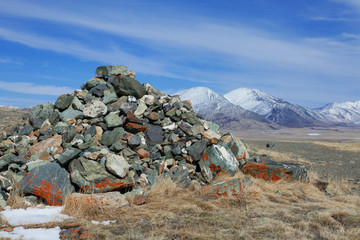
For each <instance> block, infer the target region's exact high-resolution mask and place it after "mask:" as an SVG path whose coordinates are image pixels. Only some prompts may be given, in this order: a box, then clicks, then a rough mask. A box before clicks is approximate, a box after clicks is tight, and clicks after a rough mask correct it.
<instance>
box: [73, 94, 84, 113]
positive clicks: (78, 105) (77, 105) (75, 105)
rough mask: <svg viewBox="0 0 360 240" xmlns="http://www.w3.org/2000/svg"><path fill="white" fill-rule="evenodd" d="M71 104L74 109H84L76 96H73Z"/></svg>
mask: <svg viewBox="0 0 360 240" xmlns="http://www.w3.org/2000/svg"><path fill="white" fill-rule="evenodd" d="M71 106H72V108H73V109H74V110H80V111H82V110H83V109H84V104H82V103H81V102H80V100H79V99H78V98H77V97H76V96H74V98H73V100H72V103H71Z"/></svg>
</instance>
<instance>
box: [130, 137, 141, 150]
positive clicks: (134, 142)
mask: <svg viewBox="0 0 360 240" xmlns="http://www.w3.org/2000/svg"><path fill="white" fill-rule="evenodd" d="M127 142H128V145H129V146H130V147H132V148H133V147H138V146H140V144H141V139H140V137H139V136H138V135H132V136H130V137H129V138H128V140H127Z"/></svg>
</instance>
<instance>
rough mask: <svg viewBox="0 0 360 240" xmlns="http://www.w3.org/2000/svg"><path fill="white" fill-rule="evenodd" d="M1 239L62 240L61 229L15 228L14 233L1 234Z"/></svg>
mask: <svg viewBox="0 0 360 240" xmlns="http://www.w3.org/2000/svg"><path fill="white" fill-rule="evenodd" d="M0 238H10V239H24V240H30V239H31V240H34V239H35V240H50V239H51V240H58V239H59V240H60V227H55V228H29V229H25V228H23V227H15V228H14V229H13V231H12V232H0Z"/></svg>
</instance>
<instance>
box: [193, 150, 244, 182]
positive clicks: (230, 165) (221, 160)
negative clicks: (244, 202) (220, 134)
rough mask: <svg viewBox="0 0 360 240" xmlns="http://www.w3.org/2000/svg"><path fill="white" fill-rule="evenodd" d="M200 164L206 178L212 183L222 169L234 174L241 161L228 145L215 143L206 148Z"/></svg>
mask: <svg viewBox="0 0 360 240" xmlns="http://www.w3.org/2000/svg"><path fill="white" fill-rule="evenodd" d="M199 166H200V168H201V173H202V175H203V177H204V178H205V180H206V181H207V182H209V183H211V182H212V181H213V178H214V176H216V174H218V173H220V172H221V171H225V172H226V173H228V174H230V175H234V174H235V173H236V172H237V171H238V168H239V162H238V161H237V160H236V158H235V156H234V155H233V154H232V153H231V151H230V150H229V149H228V148H227V147H226V146H221V145H215V144H214V145H211V146H210V147H208V148H207V149H206V151H205V154H204V156H203V157H202V158H201V160H200V161H199Z"/></svg>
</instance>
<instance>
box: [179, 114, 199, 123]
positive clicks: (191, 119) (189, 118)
mask: <svg viewBox="0 0 360 240" xmlns="http://www.w3.org/2000/svg"><path fill="white" fill-rule="evenodd" d="M181 117H182V119H184V120H185V121H186V122H188V123H190V124H193V125H195V124H197V125H202V123H201V121H200V120H199V118H198V117H197V116H196V113H195V112H192V111H189V112H186V113H183V114H182V115H181Z"/></svg>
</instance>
